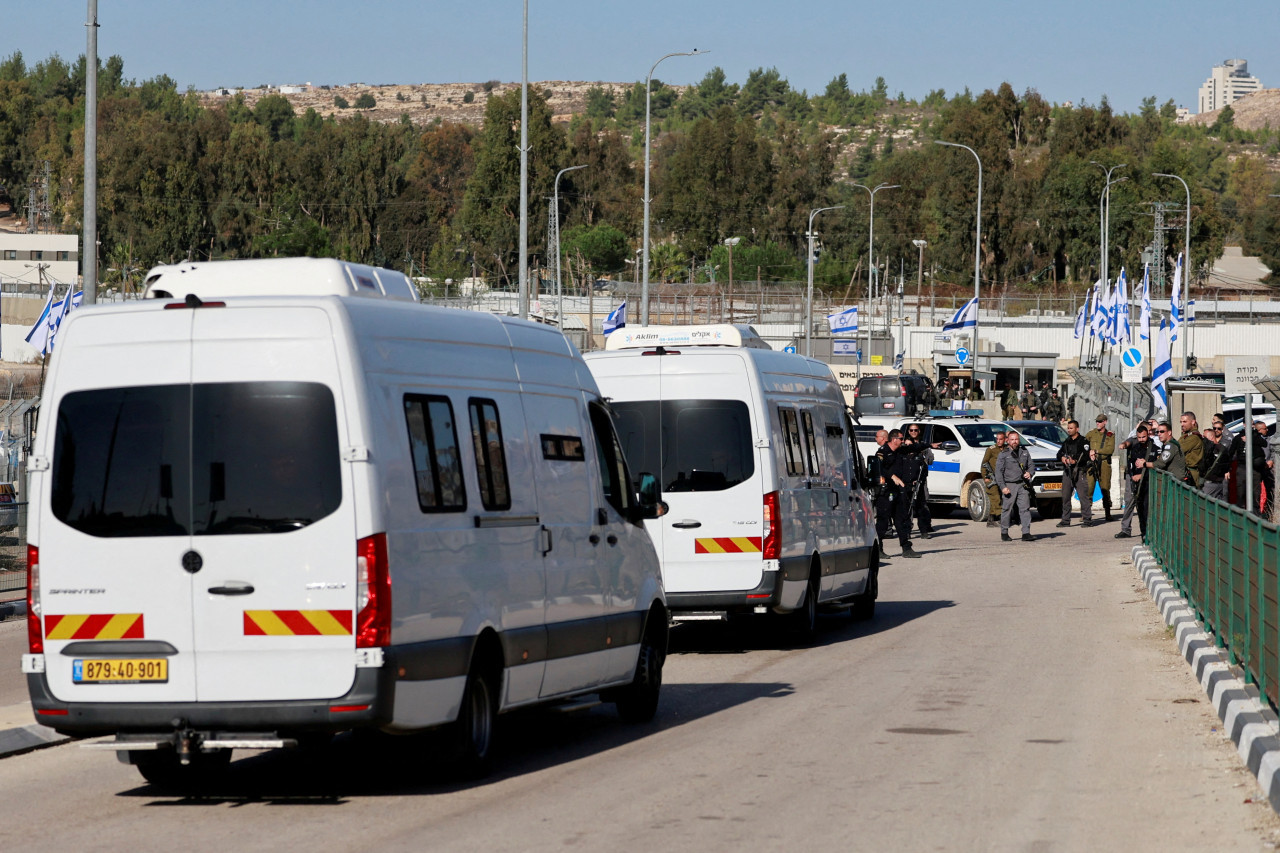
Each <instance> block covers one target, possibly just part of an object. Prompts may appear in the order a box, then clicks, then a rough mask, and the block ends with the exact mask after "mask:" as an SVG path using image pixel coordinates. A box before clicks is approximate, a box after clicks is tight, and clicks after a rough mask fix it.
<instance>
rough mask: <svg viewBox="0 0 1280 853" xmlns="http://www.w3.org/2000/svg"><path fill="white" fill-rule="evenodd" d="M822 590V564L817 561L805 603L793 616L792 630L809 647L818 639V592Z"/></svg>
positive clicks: (812, 571)
mask: <svg viewBox="0 0 1280 853" xmlns="http://www.w3.org/2000/svg"><path fill="white" fill-rule="evenodd" d="M821 589H822V564H821V563H819V562H818V561H817V560H814V561H813V565H812V566H810V568H809V584H808V586H807V587H806V588H805V591H804V603H803V604H801V605H800V608H799V609H798V610H796V611H795V612H794V613H792V614H791V628H792V631H793V632H794V633H795V635H796V640H797V641H799V642H801V643H803V644H805V645H809V644H811V643H813V642H814V641H815V640H817V639H818V592H819V590H821Z"/></svg>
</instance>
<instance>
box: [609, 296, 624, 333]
mask: <svg viewBox="0 0 1280 853" xmlns="http://www.w3.org/2000/svg"><path fill="white" fill-rule="evenodd" d="M625 325H627V303H626V301H625V300H624V301H623V302H622V304H621V305H619V306H618V307H617V308H614V309H613V310H612V311H610V312H609V316H608V317H605V318H604V333H605V334H606V335H608V334H609V333H610V332H616V331H618V330H619V329H621V328H622V327H623V326H625Z"/></svg>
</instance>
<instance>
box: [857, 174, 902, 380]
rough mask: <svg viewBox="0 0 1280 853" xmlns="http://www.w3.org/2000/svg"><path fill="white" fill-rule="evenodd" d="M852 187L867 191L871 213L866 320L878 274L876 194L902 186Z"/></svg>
mask: <svg viewBox="0 0 1280 853" xmlns="http://www.w3.org/2000/svg"><path fill="white" fill-rule="evenodd" d="M853 186H855V187H858V188H859V189H864V190H866V191H867V194H868V195H870V196H871V212H870V214H869V215H868V217H867V218H868V225H867V312H868V318H869V317H870V311H871V304H872V300H873V299H875V296H874V295H873V293H872V285H871V279H872V274H873V273H878V272H879V270H877V269H876V264H875V257H874V251H875V242H876V193H878V192H880V190H896V189H898V188H899V187H900V186H902V185H901V184H877V185H876V188H875V189H872V188H871V187H868V186H864V185H862V184H854V185H853ZM870 357H871V325H870V320H869V319H868V321H867V358H870ZM857 373H858V374H859V375H861V373H862V358H861V356H859V358H858V367H857Z"/></svg>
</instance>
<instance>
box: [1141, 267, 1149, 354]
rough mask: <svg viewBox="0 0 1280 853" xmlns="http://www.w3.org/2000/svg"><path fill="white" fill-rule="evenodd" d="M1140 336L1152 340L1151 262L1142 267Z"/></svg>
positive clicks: (1145, 339)
mask: <svg viewBox="0 0 1280 853" xmlns="http://www.w3.org/2000/svg"><path fill="white" fill-rule="evenodd" d="M1138 336H1139V337H1140V338H1142V339H1143V340H1144V341H1149V340H1151V264H1147V265H1145V266H1144V267H1143V268H1142V314H1141V315H1139V317H1138Z"/></svg>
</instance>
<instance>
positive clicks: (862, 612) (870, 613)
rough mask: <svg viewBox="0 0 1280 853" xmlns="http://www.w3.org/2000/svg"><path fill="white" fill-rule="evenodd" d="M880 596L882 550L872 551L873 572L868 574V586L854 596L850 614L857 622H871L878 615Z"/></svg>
mask: <svg viewBox="0 0 1280 853" xmlns="http://www.w3.org/2000/svg"><path fill="white" fill-rule="evenodd" d="M879 597H880V552H879V551H878V550H876V549H874V548H873V549H872V551H871V573H870V574H868V575H867V588H866V589H865V590H863V591H862V592H861V593H860V594H858V595H857V596H855V597H854V599H853V606H852V607H850V608H849V615H850V616H852V617H853V620H854V621H855V622H869V621H871V619H872V618H873V617H874V616H875V615H876V599H877V598H879Z"/></svg>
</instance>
